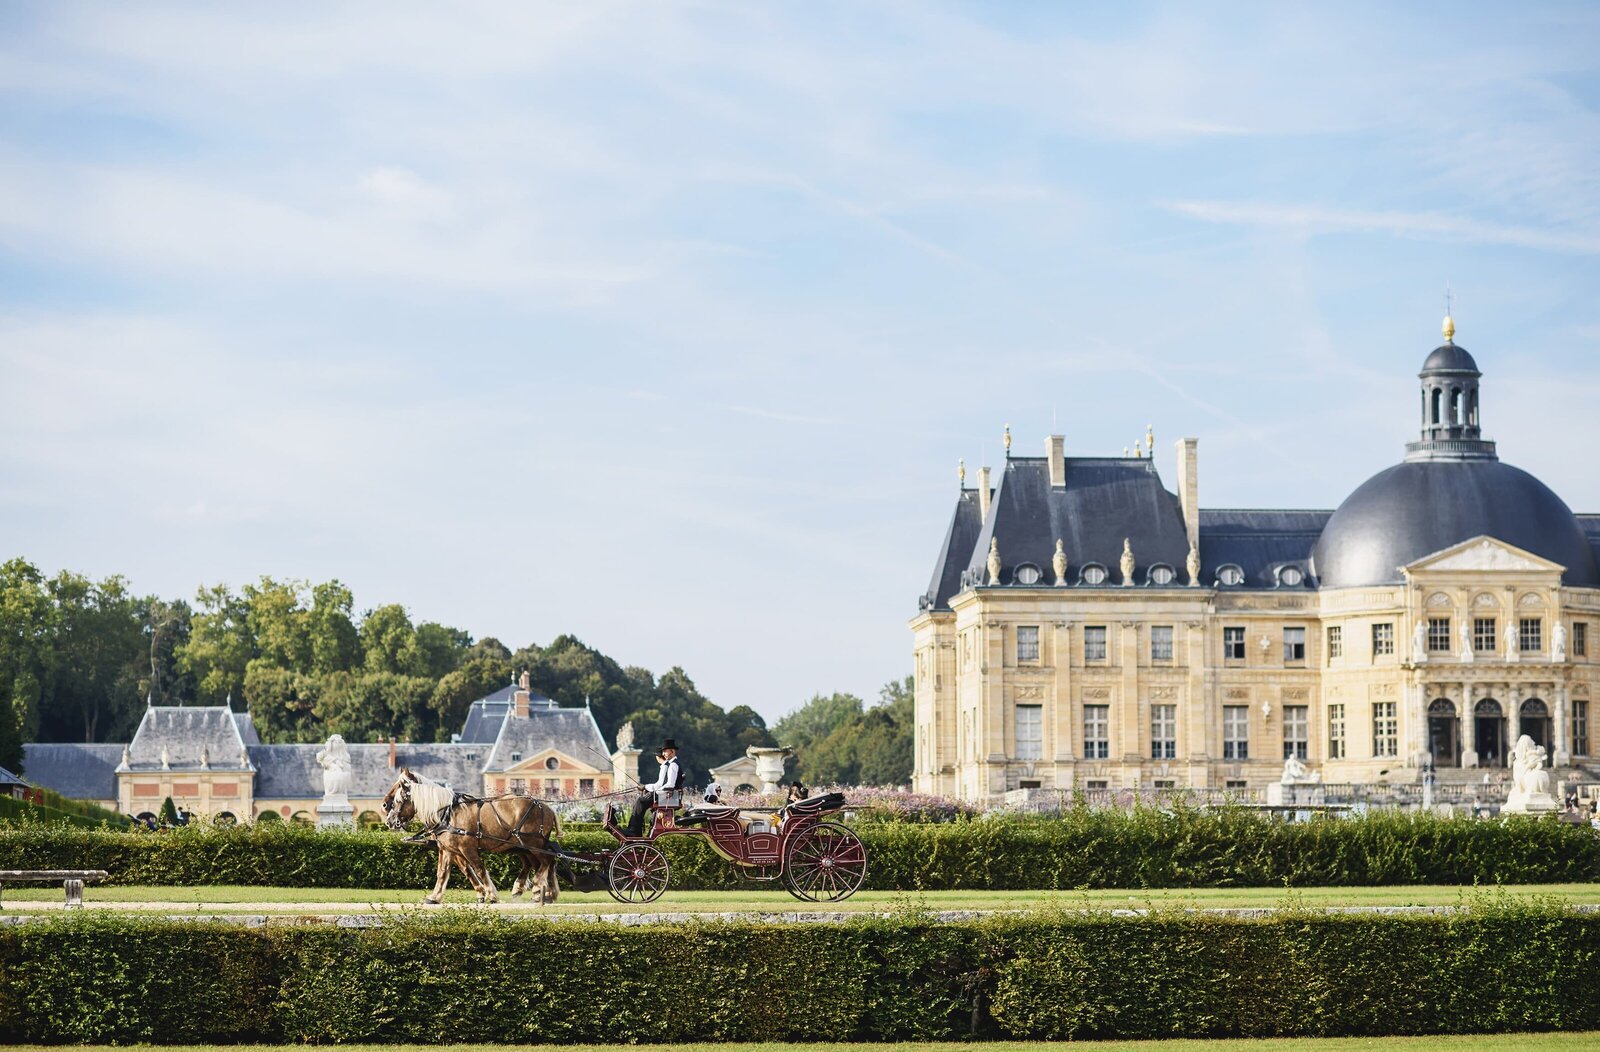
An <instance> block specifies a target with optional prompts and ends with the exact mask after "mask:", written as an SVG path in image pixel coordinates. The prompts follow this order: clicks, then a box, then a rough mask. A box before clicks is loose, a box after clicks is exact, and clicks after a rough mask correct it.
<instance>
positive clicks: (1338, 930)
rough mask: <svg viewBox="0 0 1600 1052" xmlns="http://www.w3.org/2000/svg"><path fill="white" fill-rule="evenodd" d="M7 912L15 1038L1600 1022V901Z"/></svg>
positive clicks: (1380, 1029)
mask: <svg viewBox="0 0 1600 1052" xmlns="http://www.w3.org/2000/svg"><path fill="white" fill-rule="evenodd" d="M463 913H465V911H461V912H454V913H452V914H450V915H446V916H437V915H435V916H433V917H431V918H428V919H395V920H391V921H390V923H389V924H387V925H386V926H385V927H383V928H380V929H367V930H360V929H340V928H333V927H325V928H322V927H319V928H307V927H287V926H286V927H269V928H258V929H248V928H242V927H232V926H227V925H219V924H216V923H202V922H164V921H158V920H152V919H139V918H130V917H116V916H104V915H102V916H99V917H96V916H92V915H91V916H79V917H58V918H56V919H53V920H51V921H49V922H44V923H33V924H26V925H19V926H16V927H12V928H8V929H4V930H0V1040H3V1041H11V1042H22V1041H30V1042H32V1041H39V1042H64V1041H65V1042H108V1041H115V1042H132V1041H154V1042H163V1043H185V1044H202V1043H234V1042H245V1041H263V1040H271V1041H295V1042H319V1043H326V1042H358V1041H359V1042H385V1043H389V1042H430V1043H431V1042H439V1043H445V1042H447V1043H451V1044H460V1043H475V1042H516V1043H519V1044H522V1043H535V1042H585V1041H595V1042H600V1041H637V1040H647V1039H648V1040H651V1041H663V1042H679V1043H690V1042H705V1041H716V1040H733V1039H738V1040H773V1041H788V1040H799V1039H814V1040H822V1039H829V1040H843V1039H874V1038H875V1039H889V1040H895V1039H899V1040H928V1039H939V1038H951V1037H959V1036H964V1035H969V1034H976V1035H978V1036H983V1037H1016V1038H1053V1039H1076V1038H1111V1037H1126V1038H1134V1037H1139V1038H1148V1037H1171V1036H1179V1035H1184V1036H1196V1037H1198V1036H1228V1035H1242V1036H1268V1035H1340V1034H1343V1035H1389V1034H1430V1033H1444V1032H1456V1033H1459V1032H1475V1031H1476V1032H1489V1031H1512V1030H1546V1029H1568V1030H1590V1029H1600V998H1595V997H1594V996H1592V992H1591V991H1590V989H1589V986H1590V985H1591V983H1592V976H1593V974H1594V972H1593V969H1594V967H1595V965H1596V963H1597V961H1600V917H1591V916H1579V915H1574V914H1571V913H1568V912H1565V911H1563V910H1561V909H1560V908H1558V907H1554V906H1548V905H1547V906H1535V907H1505V906H1495V905H1490V906H1487V907H1483V908H1475V909H1469V910H1468V911H1466V912H1464V913H1462V914H1459V915H1455V916H1448V917H1405V918H1401V917H1386V916H1374V915H1346V916H1336V917H1334V916H1324V915H1303V916H1301V915H1289V916H1285V917H1282V918H1279V919H1275V920H1271V921H1239V920H1225V919H1218V918H1210V917H1204V916H1197V915H1185V914H1179V913H1167V914H1162V915H1158V916H1153V917H1148V918H1140V919H1119V918H1113V917H1108V916H1105V915H1084V916H1072V915H1067V914H1050V915H1045V916H1042V917H1034V918H1031V919H1020V918H1006V919H1001V920H994V921H985V922H979V923H971V924H951V925H936V924H929V923H926V922H924V921H921V920H919V919H917V918H915V917H914V916H909V915H908V916H904V917H899V918H896V919H892V920H863V921H858V922H852V923H849V924H841V925H805V926H802V925H760V924H755V925H745V924H726V923H707V924H688V925H672V926H665V925H664V926H651V927H644V928H637V927H634V928H621V927H616V926H612V925H605V924H576V923H560V922H549V921H524V922H515V921H507V920H505V919H500V918H495V917H493V916H482V915H476V916H474V915H470V914H469V915H462V914H463Z"/></svg>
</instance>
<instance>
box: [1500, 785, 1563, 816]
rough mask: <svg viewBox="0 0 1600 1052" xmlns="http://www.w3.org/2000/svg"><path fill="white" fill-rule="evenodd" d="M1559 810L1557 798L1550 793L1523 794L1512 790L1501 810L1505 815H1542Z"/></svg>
mask: <svg viewBox="0 0 1600 1052" xmlns="http://www.w3.org/2000/svg"><path fill="white" fill-rule="evenodd" d="M1555 810H1559V808H1558V807H1557V805H1556V800H1555V797H1553V796H1551V795H1550V794H1549V793H1521V792H1518V791H1517V790H1515V789H1513V790H1511V794H1510V795H1509V796H1507V797H1506V802H1505V806H1504V807H1502V808H1500V813H1501V814H1503V815H1541V814H1545V813H1546V812H1549V811H1555Z"/></svg>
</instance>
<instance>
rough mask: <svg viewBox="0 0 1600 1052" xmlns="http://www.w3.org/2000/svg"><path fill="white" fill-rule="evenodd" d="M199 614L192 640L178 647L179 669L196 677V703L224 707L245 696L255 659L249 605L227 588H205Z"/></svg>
mask: <svg viewBox="0 0 1600 1052" xmlns="http://www.w3.org/2000/svg"><path fill="white" fill-rule="evenodd" d="M195 603H196V605H197V606H198V608H199V613H196V614H194V615H193V616H192V617H191V618H190V629H189V639H188V640H187V641H186V642H185V643H183V644H182V645H181V646H179V647H178V651H177V654H178V667H179V668H180V669H181V670H182V671H184V672H186V673H188V674H189V675H190V676H192V677H194V680H195V694H196V700H197V701H199V702H200V704H202V705H221V704H222V703H223V700H224V699H225V698H228V697H230V696H231V695H234V694H241V695H242V694H243V692H244V680H245V672H246V668H247V667H248V666H249V664H250V661H251V659H252V658H254V657H255V656H256V645H255V638H254V636H253V635H252V634H251V631H250V607H249V603H248V602H247V601H246V600H244V599H241V598H240V597H239V596H236V595H234V594H233V592H232V591H230V590H229V589H228V586H227V585H225V584H219V585H213V586H212V587H209V588H206V587H202V588H201V589H200V591H199V594H197V595H196V596H195Z"/></svg>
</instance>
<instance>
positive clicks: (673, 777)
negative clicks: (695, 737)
mask: <svg viewBox="0 0 1600 1052" xmlns="http://www.w3.org/2000/svg"><path fill="white" fill-rule="evenodd" d="M656 762H657V763H659V764H661V771H660V773H659V774H657V775H656V780H655V781H653V782H651V783H650V784H649V785H646V786H643V787H642V791H641V792H640V793H639V795H638V797H637V798H635V799H634V801H633V814H632V815H631V816H630V817H629V819H628V828H627V830H626V832H627V834H628V835H629V836H640V835H641V834H642V833H643V831H644V814H645V812H646V811H648V810H650V805H651V804H653V803H657V802H660V803H662V804H667V803H674V804H675V803H676V802H677V801H678V800H679V799H680V797H681V793H682V790H683V770H682V768H680V767H679V766H678V743H677V742H676V741H674V740H672V739H671V738H668V739H667V740H666V741H664V742H662V743H661V748H660V749H658V750H656Z"/></svg>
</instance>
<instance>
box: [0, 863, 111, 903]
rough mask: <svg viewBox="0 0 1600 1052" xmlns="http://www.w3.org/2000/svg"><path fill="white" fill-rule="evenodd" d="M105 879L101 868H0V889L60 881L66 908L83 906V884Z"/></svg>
mask: <svg viewBox="0 0 1600 1052" xmlns="http://www.w3.org/2000/svg"><path fill="white" fill-rule="evenodd" d="M104 879H106V871H105V870H103V869H0V890H3V889H4V888H5V886H6V885H7V884H53V883H55V882H56V881H58V880H59V881H61V886H62V888H64V889H65V890H66V893H67V905H66V908H67V909H69V910H71V909H82V908H83V885H84V882H85V881H87V882H89V883H90V884H98V883H100V882H101V881H102V880H104Z"/></svg>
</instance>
